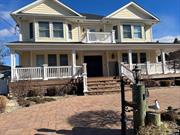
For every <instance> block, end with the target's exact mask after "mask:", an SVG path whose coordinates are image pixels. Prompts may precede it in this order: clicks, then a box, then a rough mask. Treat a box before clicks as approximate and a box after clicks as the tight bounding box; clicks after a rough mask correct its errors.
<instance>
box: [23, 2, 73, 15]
mask: <svg viewBox="0 0 180 135" xmlns="http://www.w3.org/2000/svg"><path fill="white" fill-rule="evenodd" d="M24 13H35V14H54V15H65V16H76V15H75V14H74V13H72V12H70V11H69V10H67V9H65V8H64V7H63V6H60V5H59V4H57V3H56V2H53V1H48V0H46V1H44V2H43V3H41V4H39V5H37V6H35V7H32V8H30V9H28V10H26V11H24Z"/></svg>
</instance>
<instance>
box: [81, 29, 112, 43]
mask: <svg viewBox="0 0 180 135" xmlns="http://www.w3.org/2000/svg"><path fill="white" fill-rule="evenodd" d="M82 42H83V43H116V40H115V30H112V32H90V30H89V29H87V31H86V33H85V36H84V38H83V40H82Z"/></svg>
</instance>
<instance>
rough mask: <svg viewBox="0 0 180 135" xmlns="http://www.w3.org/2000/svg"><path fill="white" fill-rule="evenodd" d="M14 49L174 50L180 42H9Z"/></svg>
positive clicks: (178, 46) (179, 46)
mask: <svg viewBox="0 0 180 135" xmlns="http://www.w3.org/2000/svg"><path fill="white" fill-rule="evenodd" d="M7 46H8V47H9V48H10V49H12V50H21V51H23V50H77V51H78V50H81V51H83V50H90V51H97V50H101V51H103V50H106V51H107V50H129V49H132V50H161V49H162V50H164V51H166V52H172V51H176V50H180V44H173V43H172V44H170V43H117V44H105V43H104V44H96V43H95V44H84V43H52V42H51V43H21V42H13V43H8V44H7Z"/></svg>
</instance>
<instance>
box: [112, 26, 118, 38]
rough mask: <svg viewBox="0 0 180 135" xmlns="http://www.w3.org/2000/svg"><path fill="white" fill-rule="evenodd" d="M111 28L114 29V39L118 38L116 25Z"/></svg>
mask: <svg viewBox="0 0 180 135" xmlns="http://www.w3.org/2000/svg"><path fill="white" fill-rule="evenodd" d="M113 30H115V39H118V26H113Z"/></svg>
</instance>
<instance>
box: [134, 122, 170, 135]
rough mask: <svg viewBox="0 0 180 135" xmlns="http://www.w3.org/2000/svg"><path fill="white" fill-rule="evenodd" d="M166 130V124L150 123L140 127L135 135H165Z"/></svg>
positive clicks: (167, 130)
mask: <svg viewBox="0 0 180 135" xmlns="http://www.w3.org/2000/svg"><path fill="white" fill-rule="evenodd" d="M168 132H170V130H169V129H168V126H167V125H166V124H162V125H161V126H154V125H150V126H146V127H141V128H140V130H139V131H138V133H137V135H167V133H168Z"/></svg>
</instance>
